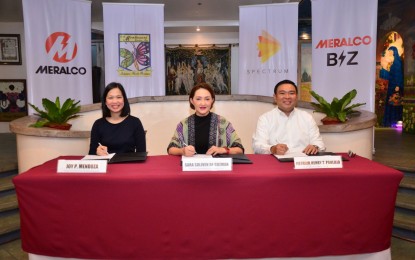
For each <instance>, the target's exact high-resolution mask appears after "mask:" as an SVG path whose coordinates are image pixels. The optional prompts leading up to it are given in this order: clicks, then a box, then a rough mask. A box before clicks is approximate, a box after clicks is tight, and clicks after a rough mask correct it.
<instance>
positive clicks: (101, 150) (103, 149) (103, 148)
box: [97, 145, 108, 156]
mask: <svg viewBox="0 0 415 260" xmlns="http://www.w3.org/2000/svg"><path fill="white" fill-rule="evenodd" d="M97 155H101V156H102V155H108V147H106V146H104V145H98V147H97Z"/></svg>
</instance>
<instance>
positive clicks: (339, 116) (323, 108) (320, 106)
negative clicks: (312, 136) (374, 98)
mask: <svg viewBox="0 0 415 260" xmlns="http://www.w3.org/2000/svg"><path fill="white" fill-rule="evenodd" d="M310 94H311V96H313V97H314V98H315V99H316V100H317V102H318V103H315V102H310V104H311V106H313V107H314V109H315V112H321V113H323V114H325V115H326V117H324V118H323V119H321V122H323V124H325V125H327V124H337V123H343V122H346V120H347V116H348V115H350V114H352V113H356V112H358V111H356V110H353V109H354V108H356V107H359V106H363V105H365V104H366V103H357V104H354V105H350V106H349V104H350V103H351V102H352V100H353V99H354V98H355V97H356V95H357V91H356V89H353V90H351V91H349V92H347V93H346V94H345V95H344V96H343V97H342V98H341V99H338V98H333V101H331V103H328V102H327V101H326V100H325V99H324V98H323V97H322V96H320V95H318V94H317V93H316V92H314V91H310Z"/></svg>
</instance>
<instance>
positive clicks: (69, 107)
mask: <svg viewBox="0 0 415 260" xmlns="http://www.w3.org/2000/svg"><path fill="white" fill-rule="evenodd" d="M80 102H81V101H77V102H75V100H74V99H71V98H68V99H66V100H65V102H64V103H63V104H62V107H61V103H60V100H59V97H56V99H55V102H53V101H51V100H49V99H47V98H43V99H42V105H43V108H44V110H40V109H39V108H38V107H36V106H35V105H33V104H30V103H29V105H30V106H31V107H32V108H33V109H34V110H35V111H36V112H37V113H36V114H35V115H37V116H39V117H40V118H41V119H42V120H40V121H38V122H36V123H35V124H33V125H32V126H34V127H42V126H44V125H45V124H48V123H55V124H65V123H67V121H68V120H70V119H73V118H76V117H79V116H80V115H78V113H79V112H80V111H81V106H80V105H79V103H80Z"/></svg>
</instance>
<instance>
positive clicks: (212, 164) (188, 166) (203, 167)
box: [182, 156, 232, 171]
mask: <svg viewBox="0 0 415 260" xmlns="http://www.w3.org/2000/svg"><path fill="white" fill-rule="evenodd" d="M182 167H183V171H232V158H197V157H184V156H183V157H182Z"/></svg>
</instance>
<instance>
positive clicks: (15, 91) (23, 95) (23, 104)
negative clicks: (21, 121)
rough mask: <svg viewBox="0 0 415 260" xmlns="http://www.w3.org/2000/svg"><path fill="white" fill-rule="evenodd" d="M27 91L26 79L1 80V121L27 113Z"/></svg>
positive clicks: (13, 118)
mask: <svg viewBox="0 0 415 260" xmlns="http://www.w3.org/2000/svg"><path fill="white" fill-rule="evenodd" d="M27 112H28V109H27V91H26V80H24V79H1V80H0V122H10V121H13V120H15V119H17V118H20V117H24V116H26V115H27Z"/></svg>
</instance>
